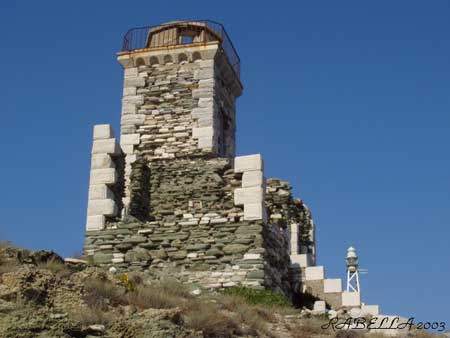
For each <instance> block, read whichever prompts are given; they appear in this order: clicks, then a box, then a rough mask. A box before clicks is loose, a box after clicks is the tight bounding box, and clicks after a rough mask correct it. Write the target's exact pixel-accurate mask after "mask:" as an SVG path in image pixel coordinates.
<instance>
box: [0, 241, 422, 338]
mask: <svg viewBox="0 0 450 338" xmlns="http://www.w3.org/2000/svg"><path fill="white" fill-rule="evenodd" d="M326 322H328V318H326V317H325V316H321V317H320V316H319V317H315V316H312V314H311V311H309V310H306V309H304V310H301V309H295V308H293V307H291V306H290V305H289V304H288V303H287V302H286V301H285V300H284V299H283V298H282V297H281V296H279V295H278V294H274V293H271V292H267V291H254V290H250V289H242V288H235V289H232V290H231V291H229V292H226V293H210V292H207V291H205V290H203V291H202V290H200V289H199V288H197V287H196V286H195V285H181V284H179V283H178V282H176V281H175V280H173V279H171V278H170V277H169V276H167V277H164V278H162V279H161V280H159V281H154V280H153V281H151V280H148V279H147V278H146V276H145V275H144V274H138V273H130V274H119V273H113V272H107V271H104V270H101V269H99V268H95V267H91V266H88V265H87V264H86V263H84V262H83V261H80V260H68V261H64V260H63V259H62V258H61V257H59V256H58V255H56V254H55V253H53V252H49V251H37V252H30V251H27V250H24V249H19V248H14V247H12V246H11V245H8V244H5V243H3V244H1V245H0V338H44V337H45V338H63V337H64V338H71V337H72V338H93V337H105V338H106V337H108V338H167V337H192V338H193V337H199V338H200V337H204V338H213V337H223V338H227V337H274V338H276V337H280V338H288V337H289V338H303V337H305V338H306V337H317V338H318V337H363V336H371V337H376V336H375V335H373V334H372V335H368V334H365V333H361V332H353V331H340V332H334V331H333V330H332V329H322V328H321V325H323V324H324V323H326ZM414 336H417V335H416V334H415V335H414ZM422 336H423V337H425V336H426V335H423V334H422Z"/></svg>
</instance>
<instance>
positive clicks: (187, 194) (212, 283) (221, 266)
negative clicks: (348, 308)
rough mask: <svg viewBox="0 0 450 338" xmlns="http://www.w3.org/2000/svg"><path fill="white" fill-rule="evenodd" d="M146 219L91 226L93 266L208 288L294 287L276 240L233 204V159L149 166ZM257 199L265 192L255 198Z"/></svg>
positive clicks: (236, 184) (238, 184) (237, 181)
mask: <svg viewBox="0 0 450 338" xmlns="http://www.w3.org/2000/svg"><path fill="white" fill-rule="evenodd" d="M149 166H150V187H151V191H150V214H149V216H148V218H149V219H148V221H147V222H137V221H136V220H131V219H130V220H129V221H123V222H116V223H110V224H108V228H107V229H105V230H102V231H88V232H87V238H86V249H87V250H90V252H91V253H92V258H93V260H94V263H96V264H99V265H103V266H106V267H109V266H115V267H116V268H118V269H122V270H142V271H143V270H145V271H149V272H150V273H153V274H155V275H159V274H170V275H172V276H177V277H179V278H180V279H181V280H184V281H189V282H196V283H200V284H202V285H203V286H205V287H214V288H220V287H229V286H233V285H238V284H242V285H247V286H252V287H268V288H272V289H276V290H281V291H284V292H286V293H287V294H288V293H289V292H290V289H289V286H288V284H286V278H287V274H286V278H279V277H274V276H271V274H273V275H279V274H280V273H279V270H277V271H275V270H274V269H275V267H276V266H277V265H278V264H280V262H282V263H283V264H284V266H285V270H286V271H287V268H288V266H289V256H288V255H287V252H285V253H286V254H285V255H284V256H283V259H282V260H280V259H279V258H278V257H279V256H280V254H279V253H276V252H275V250H277V249H279V248H280V245H279V242H278V241H279V237H277V236H274V235H273V229H271V228H270V227H269V226H268V225H267V224H265V222H264V221H263V220H262V219H261V218H259V219H257V217H256V216H254V217H253V219H251V220H249V219H246V217H245V211H244V207H245V204H244V206H242V205H236V204H235V202H234V201H235V193H236V190H237V189H241V188H242V184H243V174H244V173H243V172H242V171H241V172H236V171H235V170H233V169H232V168H231V161H230V160H228V159H223V158H222V159H220V158H217V159H210V160H206V159H195V160H192V159H179V160H160V161H152V162H151V163H150V164H149ZM255 198H256V199H260V200H261V198H263V196H260V197H255ZM286 257H287V260H286Z"/></svg>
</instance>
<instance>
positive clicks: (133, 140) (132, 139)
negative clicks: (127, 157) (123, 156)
mask: <svg viewBox="0 0 450 338" xmlns="http://www.w3.org/2000/svg"><path fill="white" fill-rule="evenodd" d="M140 136H141V135H140V134H124V135H122V136H120V145H121V146H123V145H124V144H132V145H136V144H139V141H140Z"/></svg>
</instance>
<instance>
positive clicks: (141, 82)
mask: <svg viewBox="0 0 450 338" xmlns="http://www.w3.org/2000/svg"><path fill="white" fill-rule="evenodd" d="M123 86H124V87H125V88H126V87H144V86H145V79H144V78H142V77H139V76H137V77H132V76H129V77H125V81H124V83H123Z"/></svg>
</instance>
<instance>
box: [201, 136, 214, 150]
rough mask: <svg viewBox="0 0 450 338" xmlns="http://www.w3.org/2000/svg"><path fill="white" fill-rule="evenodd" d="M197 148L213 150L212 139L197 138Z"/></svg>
mask: <svg viewBox="0 0 450 338" xmlns="http://www.w3.org/2000/svg"><path fill="white" fill-rule="evenodd" d="M198 147H199V148H201V149H205V150H208V149H212V148H213V138H212V136H211V137H199V138H198Z"/></svg>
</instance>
